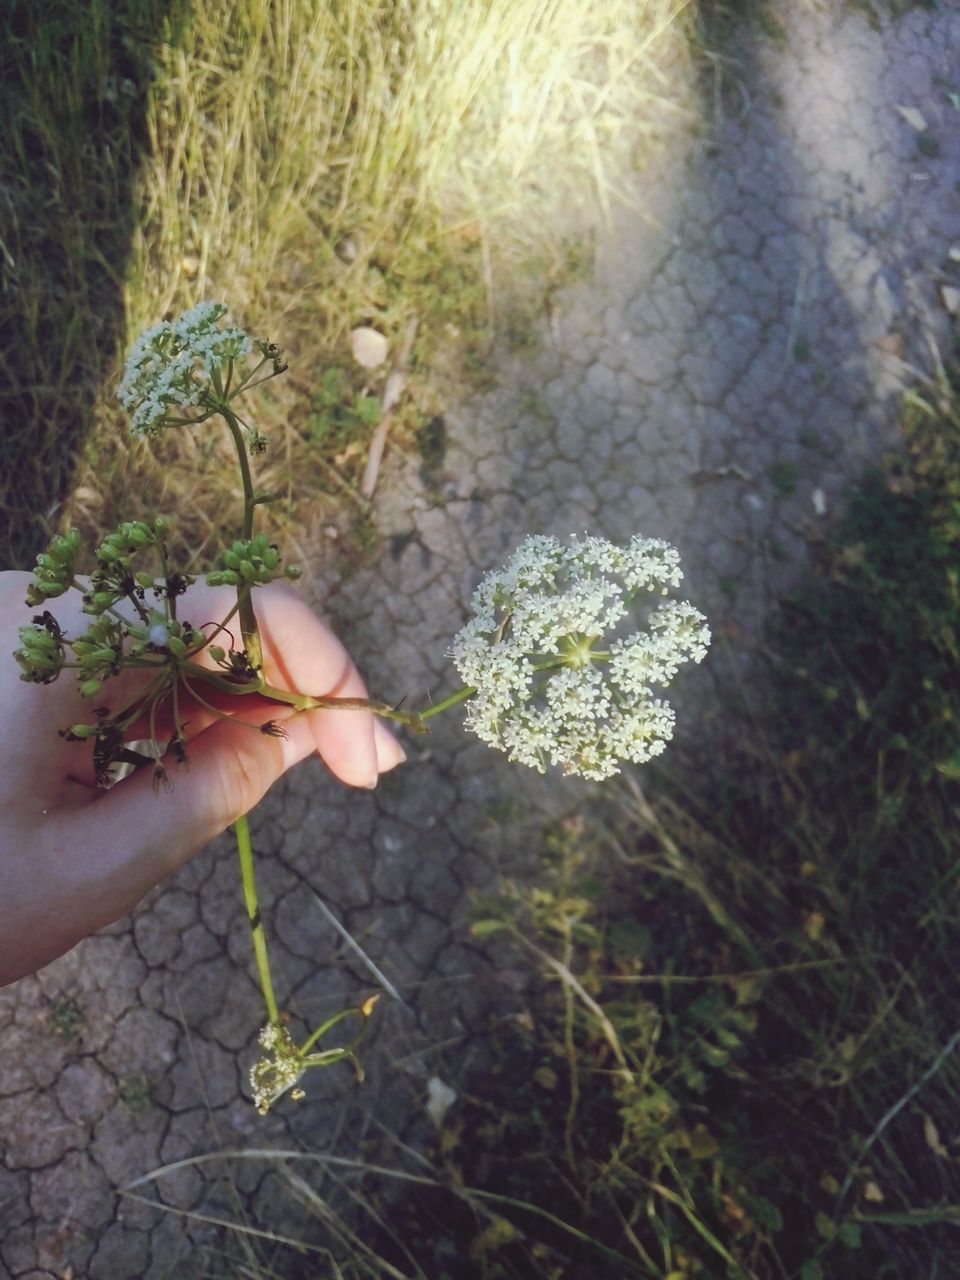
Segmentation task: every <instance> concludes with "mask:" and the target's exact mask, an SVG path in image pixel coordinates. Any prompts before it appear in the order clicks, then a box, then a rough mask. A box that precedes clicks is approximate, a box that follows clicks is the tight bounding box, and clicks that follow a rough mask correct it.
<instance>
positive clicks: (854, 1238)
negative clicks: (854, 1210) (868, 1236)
mask: <svg viewBox="0 0 960 1280" xmlns="http://www.w3.org/2000/svg"><path fill="white" fill-rule="evenodd" d="M838 1235H839V1237H840V1239H841V1240H842V1241H843V1243H844V1244H845V1245H846V1246H847V1248H848V1249H859V1248H860V1227H859V1225H858V1224H857V1223H856V1222H844V1223H843V1224H842V1225H841V1227H840V1230H839V1232H838Z"/></svg>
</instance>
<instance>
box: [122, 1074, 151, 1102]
mask: <svg viewBox="0 0 960 1280" xmlns="http://www.w3.org/2000/svg"><path fill="white" fill-rule="evenodd" d="M120 1100H121V1101H122V1102H123V1103H124V1105H125V1106H127V1107H129V1108H130V1110H131V1111H133V1112H142V1111H147V1110H148V1109H149V1108H150V1105H151V1101H152V1099H151V1096H150V1081H149V1080H148V1079H147V1077H146V1076H145V1075H144V1074H143V1072H142V1071H139V1072H137V1073H136V1075H132V1076H126V1077H124V1079H123V1080H121V1081H120Z"/></svg>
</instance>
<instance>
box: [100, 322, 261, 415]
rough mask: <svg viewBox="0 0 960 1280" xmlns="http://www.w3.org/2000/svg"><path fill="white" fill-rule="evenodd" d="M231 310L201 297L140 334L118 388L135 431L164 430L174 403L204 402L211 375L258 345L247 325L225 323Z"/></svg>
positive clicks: (180, 405)
mask: <svg viewBox="0 0 960 1280" xmlns="http://www.w3.org/2000/svg"><path fill="white" fill-rule="evenodd" d="M226 314H227V308H226V307H225V306H224V304H223V303H222V302H201V303H198V304H197V306H195V307H191V308H190V310H189V311H185V312H184V313H183V315H181V316H179V317H178V318H177V319H176V320H173V321H166V320H165V321H163V322H162V323H161V324H155V325H153V326H152V327H151V328H149V329H147V330H146V332H145V333H142V334H141V335H140V337H139V338H138V339H137V341H136V343H135V344H134V347H133V350H132V351H131V352H130V356H129V358H128V359H127V364H126V368H125V370H124V375H123V381H122V382H121V383H120V386H119V388H118V390H117V396H118V397H119V399H120V403H121V404H122V405H123V407H124V408H125V409H127V410H128V411H129V412H130V413H131V414H132V418H131V424H130V425H131V430H132V431H133V432H134V434H135V435H149V434H151V433H155V432H156V431H158V430H159V426H160V423H161V421H162V419H163V418H164V417H165V415H166V414H167V412H168V410H169V409H171V408H176V409H189V408H196V407H197V406H198V405H201V404H202V403H203V402H204V398H205V396H207V395H208V394H209V393H210V391H211V389H212V382H211V379H213V378H214V377H215V376H216V375H217V374H219V373H220V371H221V370H223V369H225V368H226V367H227V365H228V364H229V363H230V361H231V360H238V359H240V358H241V357H243V356H245V355H247V354H248V353H249V352H250V351H251V350H252V347H253V344H252V343H251V341H250V339H249V337H248V336H247V335H246V334H245V333H244V332H243V330H242V329H238V328H237V327H236V326H235V325H229V324H228V325H221V323H220V322H221V320H222V319H223V317H224V316H225V315H226Z"/></svg>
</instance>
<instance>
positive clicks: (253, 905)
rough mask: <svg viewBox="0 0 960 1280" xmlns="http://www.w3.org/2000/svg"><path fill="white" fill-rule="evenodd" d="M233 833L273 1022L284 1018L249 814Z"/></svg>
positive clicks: (256, 954) (268, 1010)
mask: <svg viewBox="0 0 960 1280" xmlns="http://www.w3.org/2000/svg"><path fill="white" fill-rule="evenodd" d="M233 834H234V835H235V836H236V838H237V854H238V856H239V858H240V876H241V879H242V880H243V901H244V903H245V904H246V908H247V918H248V919H249V921H250V935H251V938H252V940H253V954H254V957H255V958H256V961H257V975H258V976H259V978H260V990H261V991H262V992H263V999H264V1003H265V1004H266V1006H267V1017H268V1018H269V1019H270V1022H271V1023H276V1022H279V1021H280V1010H279V1009H278V1008H277V998H276V996H275V995H274V994H273V981H272V979H271V977H270V962H269V960H268V959H267V942H266V938H265V937H264V934H263V923H262V922H261V920H260V903H259V901H258V899H257V886H256V882H255V880H254V878H253V847H252V846H251V844H250V827H249V824H248V823H247V820H246V818H245V817H243V818H238V819H237V820H236V822H235V823H234V824H233Z"/></svg>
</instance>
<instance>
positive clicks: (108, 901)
mask: <svg viewBox="0 0 960 1280" xmlns="http://www.w3.org/2000/svg"><path fill="white" fill-rule="evenodd" d="M30 580H31V576H30V575H29V574H27V573H15V572H8V573H0V696H2V699H3V708H4V711H3V716H2V719H0V753H2V757H0V758H2V760H3V770H2V773H0V813H2V818H0V885H2V890H0V985H3V984H5V983H9V982H13V981H15V980H16V979H17V978H20V977H23V976H24V975H25V974H27V973H32V972H34V971H35V970H36V969H38V968H40V967H41V966H42V965H45V964H47V963H49V962H50V961H51V960H53V959H55V958H56V957H57V956H59V955H61V954H63V952H64V951H67V950H69V949H70V948H71V947H72V946H74V945H75V944H76V943H77V942H79V941H80V939H81V938H83V937H85V936H86V935H87V934H89V933H92V932H94V931H95V930H96V929H99V928H102V927H103V926H104V925H106V924H109V923H111V922H112V921H114V920H117V919H119V918H120V917H121V916H123V915H126V914H127V913H128V912H130V911H131V910H132V909H133V908H134V907H135V906H136V904H137V903H138V902H139V901H140V899H141V898H142V897H143V895H144V894H145V893H147V892H148V890H150V889H151V888H153V886H154V885H156V884H157V883H158V882H159V881H160V880H162V879H163V878H164V877H165V876H168V875H170V874H171V873H172V872H174V871H176V870H177V868H178V867H180V866H182V864H183V863H184V862H186V861H187V859H188V858H190V857H192V856H193V855H194V854H195V853H197V852H198V851H199V850H200V849H201V848H202V847H203V846H204V845H205V844H207V843H208V842H209V841H210V840H212V839H213V838H214V837H215V836H217V835H219V834H220V832H221V831H223V830H225V829H226V827H228V826H229V825H230V824H231V823H232V822H234V821H235V820H236V819H237V818H238V817H240V816H241V815H242V814H244V813H247V812H248V811H249V810H250V809H252V808H253V807H254V805H256V804H257V802H258V801H259V800H260V799H261V798H262V796H263V795H264V794H265V792H266V791H267V790H268V789H269V788H270V786H271V785H272V784H273V783H274V782H275V781H276V780H277V779H278V778H279V777H280V775H281V774H282V773H284V772H285V771H286V770H287V769H289V768H290V767H291V765H294V764H296V763H297V762H298V761H300V760H303V759H305V758H306V757H307V756H309V755H312V754H313V753H314V752H316V753H317V754H319V756H320V757H321V759H322V760H323V761H324V763H325V764H326V766H327V767H328V768H329V769H330V771H331V773H333V774H334V776H335V777H337V778H339V779H340V780H341V781H342V782H345V783H347V784H348V785H350V786H356V787H374V786H375V785H376V782H377V778H378V777H379V775H380V774H381V773H385V772H386V771H387V770H389V769H392V768H394V767H395V766H396V765H398V764H400V763H401V762H402V761H403V759H404V758H405V757H404V752H403V749H402V748H401V747H400V744H399V743H398V742H397V740H396V739H395V738H394V737H393V735H392V734H391V733H390V731H389V730H388V729H387V728H386V727H385V726H384V725H383V723H382V722H381V721H379V720H377V719H376V717H374V716H373V714H372V713H370V712H368V711H362V710H345V711H330V710H318V711H309V712H304V713H300V714H293V713H292V712H291V710H290V708H288V707H285V706H282V705H280V704H278V703H276V702H268V701H267V700H266V699H263V698H260V697H257V696H250V695H247V696H243V697H233V698H223V697H217V696H216V695H211V696H210V697H209V698H207V694H206V691H205V693H204V698H205V700H207V701H209V702H210V703H211V704H213V705H215V706H217V707H219V708H220V709H221V710H222V711H223V712H224V713H225V714H226V718H221V717H219V716H218V715H217V714H216V713H215V712H214V711H213V710H211V709H210V708H209V707H205V706H202V705H201V704H200V703H197V702H192V703H191V702H190V701H189V700H186V701H184V702H182V703H181V715H182V716H183V718H184V720H185V721H186V725H185V735H184V736H185V739H186V743H187V751H188V757H189V758H188V763H187V764H185V765H177V764H175V763H172V762H168V773H169V775H170V779H171V781H172V782H173V790H172V791H171V792H169V793H167V792H166V791H163V790H161V791H160V793H159V794H157V793H156V792H155V790H154V785H153V778H152V773H151V770H150V769H140V770H138V771H137V772H136V773H134V774H133V775H132V776H130V777H128V778H125V779H124V780H123V781H122V782H120V783H118V784H116V785H115V786H114V787H112V788H110V789H109V790H104V789H103V788H100V787H98V786H97V785H96V779H95V775H94V770H93V764H92V752H91V746H90V743H89V742H83V743H80V742H67V741H65V740H64V739H63V738H62V737H60V736H58V730H60V729H63V728H65V727H67V726H69V725H71V724H74V723H77V722H80V721H89V720H90V719H91V712H92V710H93V705H92V704H94V705H100V704H101V703H104V702H106V703H108V705H110V707H111V709H113V710H115V709H117V708H119V707H121V706H124V705H126V704H127V703H129V702H132V701H133V700H134V698H135V697H136V694H137V691H138V689H140V688H142V687H143V685H144V683H145V674H144V673H143V672H141V671H126V670H125V671H124V672H122V673H121V675H119V676H118V677H116V678H115V679H113V680H111V681H108V682H107V684H106V685H105V686H104V688H103V691H102V693H101V694H99V695H98V696H97V697H96V698H93V699H86V700H84V699H82V698H81V697H80V695H79V693H78V692H77V688H76V682H75V681H74V679H73V678H72V675H71V673H70V672H69V671H65V672H63V674H62V675H61V676H60V678H59V679H58V680H57V681H56V682H55V683H54V684H51V685H48V686H43V685H37V684H28V683H25V682H23V681H21V680H19V678H18V673H17V667H16V663H15V662H14V660H13V657H12V654H13V650H14V649H15V648H16V647H17V642H18V628H19V627H20V626H22V625H24V624H25V623H29V621H30V619H31V617H33V616H34V615H35V614H36V612H37V610H35V609H30V608H28V607H27V606H26V605H25V604H24V597H25V595H26V589H27V586H28V584H29V582H30ZM235 598H236V595H235V592H233V591H231V590H230V589H229V588H216V587H208V586H206V585H204V584H202V583H196V584H195V585H193V586H192V587H190V589H189V590H188V592H187V593H186V594H185V595H184V596H182V597H181V599H180V602H179V604H180V609H179V613H180V616H181V617H182V618H187V619H189V620H190V621H191V622H192V623H193V625H194V626H196V627H202V626H203V625H204V624H205V623H207V622H216V621H218V620H219V619H220V618H222V617H224V616H225V615H226V613H227V612H228V611H229V609H230V607H231V604H232V602H233V601H234V600H235ZM253 599H254V604H255V606H256V613H257V620H258V624H259V627H260V634H261V641H262V645H263V667H264V675H265V676H266V679H267V681H268V682H269V683H270V684H272V685H275V686H277V687H280V688H283V689H288V690H293V691H297V692H303V693H309V694H313V695H324V696H339V697H360V698H363V697H366V696H367V693H366V688H365V686H364V684H363V681H362V680H361V678H360V676H359V674H358V672H357V670H356V668H355V667H354V665H353V663H352V662H351V660H350V658H349V656H348V654H347V652H346V650H345V649H344V648H343V646H342V645H341V643H340V641H339V640H338V639H337V638H336V636H334V635H333V633H332V632H331V631H330V630H329V629H328V628H327V627H326V626H325V625H324V624H323V623H322V622H321V621H320V620H319V619H318V618H317V617H316V615H315V614H314V613H313V612H312V611H311V610H310V609H309V608H308V606H307V605H306V604H305V602H304V601H303V599H302V598H301V597H300V596H299V595H298V594H297V592H295V591H294V590H293V589H292V588H290V587H288V586H286V585H284V584H281V583H273V584H271V585H269V586H266V587H260V588H258V589H257V591H256V592H255V593H254V597H253ZM80 604H81V601H80V596H79V593H77V592H73V591H71V592H68V593H67V594H66V595H64V596H61V597H59V598H57V599H54V600H51V601H50V602H49V603H48V604H47V606H46V607H47V608H49V610H50V612H51V613H52V614H53V615H54V617H55V618H56V620H57V622H58V623H59V625H60V626H61V628H62V629H63V630H64V631H66V632H68V633H69V634H77V633H79V632H82V631H83V630H84V629H85V627H86V626H87V625H88V624H89V618H88V617H86V616H85V615H83V614H82V613H81V609H80ZM240 719H242V720H244V721H247V722H248V723H247V724H241V723H238V721H239V720H240ZM266 720H274V721H283V722H284V724H283V727H284V729H285V730H286V736H285V737H273V736H266V735H264V734H261V733H258V732H256V731H255V730H254V729H251V728H250V727H249V724H250V723H252V724H254V725H258V724H262V723H263V722H264V721H266ZM155 727H156V732H157V737H158V738H159V739H161V740H164V737H163V730H164V729H165V728H166V730H167V733H168V734H169V732H170V728H171V726H168V725H164V724H158V725H157V726H155ZM134 736H136V735H134ZM142 736H144V737H146V736H148V731H147V729H146V726H144V733H143V735H142Z"/></svg>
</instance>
